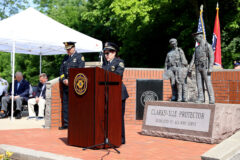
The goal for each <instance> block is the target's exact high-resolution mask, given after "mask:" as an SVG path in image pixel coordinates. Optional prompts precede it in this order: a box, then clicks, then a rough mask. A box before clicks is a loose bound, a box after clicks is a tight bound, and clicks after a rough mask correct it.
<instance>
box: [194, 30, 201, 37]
mask: <svg viewBox="0 0 240 160" xmlns="http://www.w3.org/2000/svg"><path fill="white" fill-rule="evenodd" d="M199 34H203V32H199V31H198V32H196V33H193V34H192V35H193V36H194V37H195V36H197V35H199Z"/></svg>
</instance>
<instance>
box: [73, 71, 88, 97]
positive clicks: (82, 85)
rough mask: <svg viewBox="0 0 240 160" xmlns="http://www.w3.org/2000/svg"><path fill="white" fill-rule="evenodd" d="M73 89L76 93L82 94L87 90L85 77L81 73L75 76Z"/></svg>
mask: <svg viewBox="0 0 240 160" xmlns="http://www.w3.org/2000/svg"><path fill="white" fill-rule="evenodd" d="M74 90H75V92H76V93H77V94H78V95H83V94H84V93H85V92H86V91H87V77H86V76H85V75H84V74H83V73H78V74H77V75H76V76H75V78H74Z"/></svg>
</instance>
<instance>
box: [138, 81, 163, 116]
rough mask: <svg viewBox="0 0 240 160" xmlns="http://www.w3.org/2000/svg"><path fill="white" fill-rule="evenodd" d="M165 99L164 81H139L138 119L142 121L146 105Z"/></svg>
mask: <svg viewBox="0 0 240 160" xmlns="http://www.w3.org/2000/svg"><path fill="white" fill-rule="evenodd" d="M162 99H163V80H152V79H140V80H139V79H138V80H137V99H136V119H137V120H142V119H143V113H144V106H145V103H146V102H148V101H160V100H162Z"/></svg>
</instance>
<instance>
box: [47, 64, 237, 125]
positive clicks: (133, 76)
mask: <svg viewBox="0 0 240 160" xmlns="http://www.w3.org/2000/svg"><path fill="white" fill-rule="evenodd" d="M162 74H163V69H142V68H141V69H140V68H126V69H125V72H124V76H123V82H124V84H125V85H126V87H127V90H128V93H129V98H128V99H127V101H126V111H125V121H126V123H127V124H141V123H142V121H141V120H135V119H136V80H137V79H163V78H162ZM212 83H213V88H214V92H215V99H216V103H235V104H240V70H219V71H214V72H213V74H212ZM50 88H51V98H50V100H51V102H50V106H49V107H50V108H51V112H50V118H51V125H50V126H51V128H56V127H58V126H61V106H62V105H61V96H60V95H61V94H60V90H59V88H60V85H59V82H58V81H56V80H55V83H53V84H51V87H50ZM47 92H48V90H47ZM49 92H50V91H49ZM170 98H171V86H170V82H169V80H164V81H163V100H165V101H166V100H169V99H170ZM50 100H49V101H50Z"/></svg>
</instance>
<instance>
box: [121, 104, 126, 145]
mask: <svg viewBox="0 0 240 160" xmlns="http://www.w3.org/2000/svg"><path fill="white" fill-rule="evenodd" d="M125 104H126V99H124V100H122V144H125V142H126V140H125V123H124V115H125Z"/></svg>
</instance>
